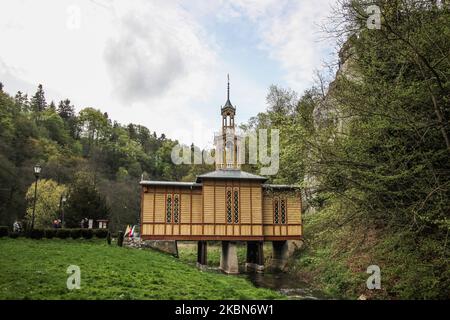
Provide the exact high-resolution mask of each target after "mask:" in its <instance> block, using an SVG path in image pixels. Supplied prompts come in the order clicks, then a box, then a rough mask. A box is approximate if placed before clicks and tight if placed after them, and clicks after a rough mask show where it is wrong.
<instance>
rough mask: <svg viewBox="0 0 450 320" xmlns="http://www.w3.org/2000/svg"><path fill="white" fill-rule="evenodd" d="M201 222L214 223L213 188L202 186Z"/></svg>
mask: <svg viewBox="0 0 450 320" xmlns="http://www.w3.org/2000/svg"><path fill="white" fill-rule="evenodd" d="M203 222H205V223H214V186H212V185H206V186H203Z"/></svg>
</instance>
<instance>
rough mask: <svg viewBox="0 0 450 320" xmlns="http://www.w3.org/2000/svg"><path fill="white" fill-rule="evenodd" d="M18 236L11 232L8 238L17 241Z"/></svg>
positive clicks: (16, 233)
mask: <svg viewBox="0 0 450 320" xmlns="http://www.w3.org/2000/svg"><path fill="white" fill-rule="evenodd" d="M19 236H20V232H11V233H10V234H9V237H10V238H12V239H17V238H18V237H19Z"/></svg>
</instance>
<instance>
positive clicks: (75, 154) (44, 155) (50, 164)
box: [0, 84, 207, 230]
mask: <svg viewBox="0 0 450 320" xmlns="http://www.w3.org/2000/svg"><path fill="white" fill-rule="evenodd" d="M5 85H6V84H1V85H0V224H1V225H8V226H11V225H12V223H13V222H14V221H15V220H24V221H25V223H26V221H29V216H30V214H31V208H32V202H33V199H34V179H35V177H34V174H33V167H34V165H36V164H38V163H39V164H40V165H41V166H42V172H41V176H40V179H39V182H38V191H39V196H38V197H37V203H36V226H37V227H41V228H42V227H50V226H51V222H52V220H53V219H55V218H59V217H60V216H61V210H62V209H64V216H65V222H66V225H67V227H78V226H79V221H80V220H81V219H82V218H83V217H89V218H92V219H99V218H108V219H109V220H110V222H111V225H110V227H111V228H112V230H117V229H119V228H123V226H124V225H127V224H135V223H137V222H138V219H139V211H140V209H139V208H140V203H139V201H140V200H139V199H140V198H139V191H140V189H139V181H140V179H141V178H142V177H143V178H145V179H154V180H183V179H188V180H189V179H191V180H192V179H194V178H195V175H196V170H207V169H206V167H207V166H205V168H202V166H201V165H200V166H196V167H194V166H188V165H175V164H173V163H172V161H171V150H172V147H173V146H174V145H175V144H178V142H177V141H174V140H171V139H168V138H167V137H166V136H165V135H164V134H161V135H159V136H158V135H157V134H156V133H155V132H151V131H150V130H149V129H148V128H146V127H144V126H141V125H135V124H131V123H130V124H128V125H121V124H120V123H118V122H116V121H112V120H111V119H109V117H108V114H107V113H105V112H101V111H100V110H97V109H95V108H90V107H87V108H83V109H81V110H80V111H79V112H78V113H76V112H75V107H74V106H73V105H72V104H71V102H70V100H69V99H65V100H63V101H60V102H58V103H55V102H53V101H50V102H47V98H46V96H45V92H44V87H43V86H42V85H41V84H39V85H38V87H37V91H36V93H35V94H34V95H33V96H32V97H28V96H27V95H26V94H23V93H22V92H20V91H19V92H17V94H16V95H15V96H10V95H8V94H7V93H6V92H4V90H3V88H4V86H5ZM192 148H194V146H193V145H192ZM63 196H64V197H65V198H66V199H67V201H66V202H65V203H64V208H61V205H62V204H61V199H62V197H63ZM80 199H82V200H83V201H80ZM26 218H28V219H26Z"/></svg>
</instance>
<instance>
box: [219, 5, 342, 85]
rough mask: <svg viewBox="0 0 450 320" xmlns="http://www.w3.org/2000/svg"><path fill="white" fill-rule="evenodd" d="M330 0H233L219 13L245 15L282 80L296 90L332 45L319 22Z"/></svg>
mask: <svg viewBox="0 0 450 320" xmlns="http://www.w3.org/2000/svg"><path fill="white" fill-rule="evenodd" d="M333 3H335V1H333V0H314V1H288V0H235V1H233V2H232V4H229V3H226V4H224V5H223V9H222V10H218V12H220V16H221V17H223V16H228V18H236V17H239V18H242V17H246V18H248V19H249V20H250V21H252V22H253V23H254V24H255V25H256V27H257V30H258V33H259V36H260V39H261V43H260V48H261V49H263V50H266V51H267V52H268V54H269V55H270V57H271V58H273V59H275V60H276V61H278V63H279V64H280V65H281V67H282V69H283V71H284V80H285V81H286V83H287V84H288V85H289V86H290V87H291V88H292V89H294V90H296V91H300V92H301V91H302V90H304V89H306V88H308V87H309V86H310V85H311V84H312V82H313V76H314V71H315V70H316V69H321V67H323V62H324V61H327V60H328V59H329V57H327V56H326V55H325V54H326V50H325V49H329V48H332V47H333V43H332V42H331V41H325V40H323V39H324V34H323V33H322V32H321V25H322V24H324V23H325V22H326V19H327V18H328V17H329V15H330V12H331V5H332V4H333Z"/></svg>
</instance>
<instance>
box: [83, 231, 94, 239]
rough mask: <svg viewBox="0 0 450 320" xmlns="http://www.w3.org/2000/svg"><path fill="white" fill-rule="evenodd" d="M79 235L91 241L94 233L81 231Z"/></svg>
mask: <svg viewBox="0 0 450 320" xmlns="http://www.w3.org/2000/svg"><path fill="white" fill-rule="evenodd" d="M81 235H82V236H83V238H85V239H92V237H93V236H94V231H92V229H81Z"/></svg>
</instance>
